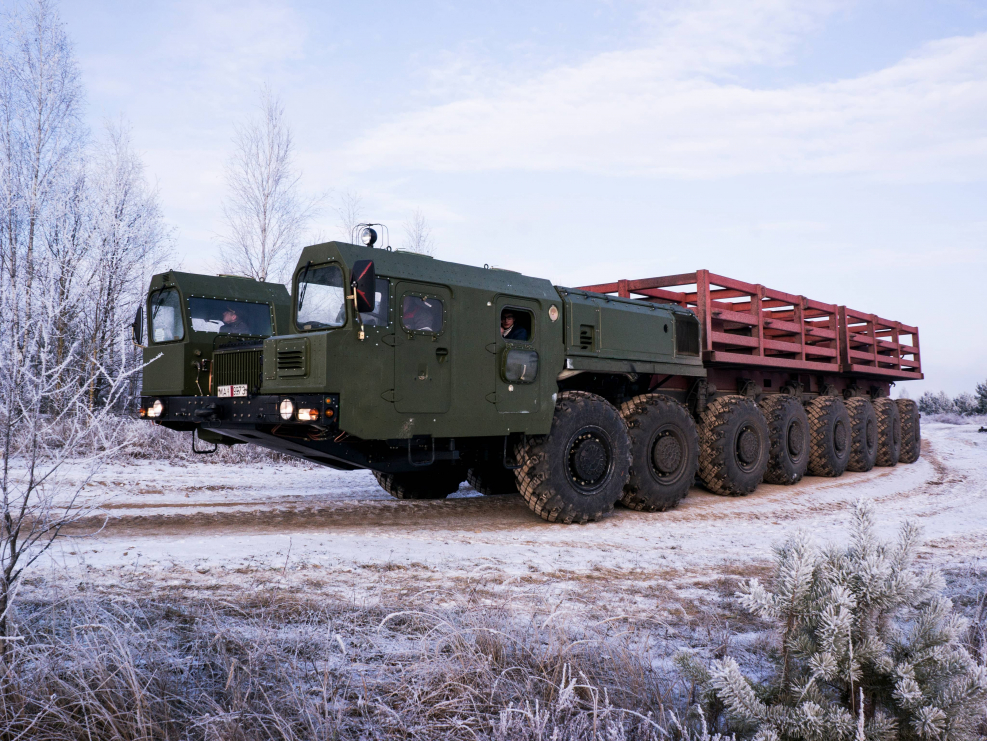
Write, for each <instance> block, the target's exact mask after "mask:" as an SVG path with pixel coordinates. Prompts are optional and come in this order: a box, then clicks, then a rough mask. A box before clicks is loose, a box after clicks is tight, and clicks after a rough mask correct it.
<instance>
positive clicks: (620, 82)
mask: <svg viewBox="0 0 987 741" xmlns="http://www.w3.org/2000/svg"><path fill="white" fill-rule="evenodd" d="M806 7H811V8H812V10H811V11H810V10H805V9H804V8H806ZM820 7H823V8H824V10H825V9H826V6H821V5H812V6H804V5H802V4H798V3H793V2H784V0H750V2H748V3H744V4H738V3H736V2H714V1H713V0H704V1H703V2H701V3H697V4H693V5H691V6H689V7H687V8H683V7H679V8H677V9H676V10H674V11H670V12H663V13H658V14H655V15H654V17H653V18H651V23H652V24H653V26H654V31H653V34H651V36H652V38H654V39H655V41H654V43H653V44H652V45H650V46H648V47H646V48H639V49H635V50H628V51H616V52H609V53H605V54H600V55H598V56H596V57H594V58H592V59H590V60H588V61H586V62H584V63H582V64H580V65H575V66H566V67H559V68H557V69H554V70H551V71H549V72H546V73H542V74H538V75H536V76H533V77H532V78H531V79H529V80H526V81H523V82H513V83H508V84H504V85H500V86H498V85H496V84H495V83H492V82H489V81H487V83H486V84H480V85H478V88H480V89H481V90H483V92H482V93H474V94H473V95H471V96H468V97H464V98H462V99H460V100H456V101H453V102H449V103H445V104H442V105H436V106H431V107H427V108H423V109H420V110H418V111H414V112H411V113H408V114H405V115H403V116H399V117H397V118H396V119H395V120H393V121H391V122H389V123H387V124H385V125H382V126H379V127H377V128H376V129H374V130H372V131H370V132H369V133H368V134H366V135H364V136H363V137H361V138H360V139H358V140H356V141H355V142H353V143H352V144H351V145H350V146H349V147H348V149H347V152H346V154H347V156H348V159H349V160H350V162H351V163H352V167H353V168H354V169H357V170H360V169H372V168H377V167H389V168H390V167H394V168H401V167H410V168H416V169H423V170H438V171H448V172H467V171H490V170H535V171H567V170H568V171H582V172H591V173H601V174H608V175H652V176H670V177H682V178H716V177H724V176H733V175H742V174H751V173H831V174H832V173H835V174H844V173H852V174H863V175H867V176H872V177H877V178H891V179H903V180H921V181H928V180H943V179H946V180H957V179H958V180H964V179H979V178H982V177H983V173H984V172H985V165H987V115H985V114H987V34H977V35H973V36H966V37H956V38H950V39H943V40H939V41H935V42H931V43H928V44H925V45H924V46H923V47H921V48H920V49H919V50H917V51H916V52H915V53H914V54H912V55H911V56H909V57H907V58H905V59H902V60H900V61H899V62H898V63H896V64H894V65H892V66H890V67H888V68H886V69H883V70H880V71H877V72H873V73H869V74H864V75H861V76H859V77H856V78H852V79H846V80H838V81H834V82H828V83H821V84H801V85H792V86H790V87H785V88H781V89H758V88H756V87H753V86H749V85H747V86H745V85H743V84H740V83H739V82H737V81H736V79H731V78H730V77H729V75H730V73H731V71H732V70H738V69H740V68H744V67H749V66H750V65H757V64H783V63H785V62H786V61H788V58H789V56H790V54H791V53H792V49H793V48H794V47H795V46H796V45H797V44H798V42H799V39H800V38H801V37H802V36H803V35H804V34H806V33H808V31H809V30H811V29H812V28H813V27H814V26H815V25H816V24H818V23H819V22H820V20H821V15H822V13H821V12H820V11H819V8H820ZM829 7H832V6H829Z"/></svg>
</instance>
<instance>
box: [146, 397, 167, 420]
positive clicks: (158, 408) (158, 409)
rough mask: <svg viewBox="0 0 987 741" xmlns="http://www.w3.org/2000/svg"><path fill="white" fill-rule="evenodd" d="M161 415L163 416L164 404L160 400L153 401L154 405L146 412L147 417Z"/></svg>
mask: <svg viewBox="0 0 987 741" xmlns="http://www.w3.org/2000/svg"><path fill="white" fill-rule="evenodd" d="M162 414H164V404H162V403H161V399H155V400H154V403H153V404H151V406H150V408H149V409H148V410H147V416H148V417H160V416H161V415H162Z"/></svg>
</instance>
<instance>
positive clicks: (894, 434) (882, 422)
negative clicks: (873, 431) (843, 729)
mask: <svg viewBox="0 0 987 741" xmlns="http://www.w3.org/2000/svg"><path fill="white" fill-rule="evenodd" d="M874 413H875V414H876V415H877V465H879V466H894V465H897V464H898V460H899V457H900V455H901V416H900V415H899V414H898V405H897V404H895V403H894V399H889V398H887V397H883V398H881V399H874Z"/></svg>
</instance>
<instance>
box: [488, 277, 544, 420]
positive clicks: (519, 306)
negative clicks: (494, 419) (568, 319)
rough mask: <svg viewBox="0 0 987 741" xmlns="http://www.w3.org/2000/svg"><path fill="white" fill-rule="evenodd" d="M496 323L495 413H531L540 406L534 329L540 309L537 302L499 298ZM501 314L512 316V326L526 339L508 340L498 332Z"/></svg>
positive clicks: (537, 331) (537, 339)
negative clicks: (522, 332)
mask: <svg viewBox="0 0 987 741" xmlns="http://www.w3.org/2000/svg"><path fill="white" fill-rule="evenodd" d="M495 306H496V308H497V312H496V319H497V323H496V325H495V327H494V333H495V335H496V337H495V340H494V343H495V345H496V348H497V353H496V358H497V363H496V368H495V370H494V373H495V376H496V380H495V384H496V399H497V402H496V403H497V411H498V412H500V413H501V414H525V413H534V412H537V411H538V409H539V404H541V403H542V401H541V399H540V398H539V389H540V387H541V383H540V381H541V379H540V378H539V377H538V374H539V372H540V368H539V367H538V366H539V361H540V360H541V358H540V357H539V353H538V345H539V343H540V341H541V337H540V330H541V328H540V327H539V325H538V315H539V313H540V306H539V303H538V302H537V301H532V300H530V299H523V298H515V297H513V296H500V297H498V298H497V300H496V302H495ZM505 312H510V313H511V314H513V317H514V323H515V326H518V327H520V328H523V329H524V330H525V334H526V335H527V337H525V338H524V339H510V338H506V339H505V337H504V334H503V332H502V329H501V324H502V321H503V316H504V313H505Z"/></svg>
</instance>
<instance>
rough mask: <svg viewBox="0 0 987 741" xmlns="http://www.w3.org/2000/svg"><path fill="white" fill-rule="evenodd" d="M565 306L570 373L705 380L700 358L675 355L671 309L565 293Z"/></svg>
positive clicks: (684, 311) (675, 311)
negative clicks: (651, 375) (586, 372)
mask: <svg viewBox="0 0 987 741" xmlns="http://www.w3.org/2000/svg"><path fill="white" fill-rule="evenodd" d="M559 293H560V295H561V296H562V298H563V300H564V302H565V343H566V348H565V353H566V365H565V367H566V369H567V370H584V371H594V372H600V373H607V372H610V373H670V374H676V375H684V376H705V375H706V371H705V370H704V369H703V364H702V359H701V358H700V357H699V355H698V354H697V355H692V356H683V355H679V354H677V353H676V341H675V340H676V337H675V333H676V331H677V329H676V321H675V315H676V314H683V315H687V316H688V317H690V320H691V319H694V315H693V314H692V312H690V311H688V310H687V309H681V308H679V307H677V306H674V305H669V304H653V303H647V302H644V301H637V300H634V299H623V298H614V297H612V296H604V295H601V294H598V293H588V292H586V291H577V290H573V289H569V288H560V289H559Z"/></svg>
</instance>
